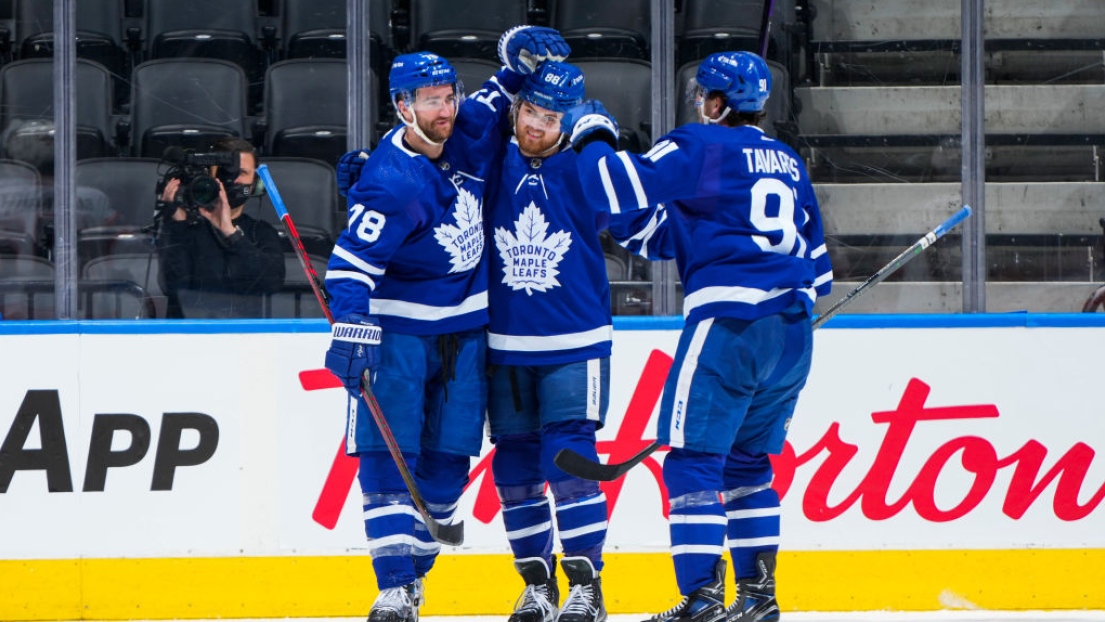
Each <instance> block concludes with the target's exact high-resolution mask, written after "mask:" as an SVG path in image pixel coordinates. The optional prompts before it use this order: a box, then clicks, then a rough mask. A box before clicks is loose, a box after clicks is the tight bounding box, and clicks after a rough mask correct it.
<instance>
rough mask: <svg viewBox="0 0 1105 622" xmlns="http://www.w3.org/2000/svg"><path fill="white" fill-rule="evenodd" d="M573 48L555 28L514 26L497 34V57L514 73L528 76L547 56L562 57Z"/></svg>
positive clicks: (553, 58)
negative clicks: (499, 35) (499, 34)
mask: <svg viewBox="0 0 1105 622" xmlns="http://www.w3.org/2000/svg"><path fill="white" fill-rule="evenodd" d="M571 51H572V48H570V47H568V43H567V42H566V41H564V37H561V36H560V32H559V31H557V30H556V29H554V28H545V27H543V26H515V27H514V28H511V29H510V30H508V31H506V32H504V33H503V36H501V37H499V60H500V61H502V63H503V64H504V65H506V67H507V69H510V70H511V71H513V72H514V73H517V74H521V75H523V76H528V75H529V74H531V73H533V72H535V71H537V67H538V66H540V65H541V63H543V62H545V61H547V60H555V61H562V60H564V59H565V58H568V54H570V53H571Z"/></svg>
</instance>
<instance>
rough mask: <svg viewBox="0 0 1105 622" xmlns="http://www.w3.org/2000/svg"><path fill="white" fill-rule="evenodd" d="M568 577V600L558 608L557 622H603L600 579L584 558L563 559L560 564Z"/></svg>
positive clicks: (588, 561)
mask: <svg viewBox="0 0 1105 622" xmlns="http://www.w3.org/2000/svg"><path fill="white" fill-rule="evenodd" d="M560 567H561V568H563V569H564V574H566V575H568V586H569V590H570V591H569V592H568V598H566V599H565V600H564V606H563V607H561V608H560V617H558V618H557V619H556V620H557V622H605V620H606V603H604V602H603V600H602V579H601V578H600V577H599V573H598V572H596V571H595V566H594V564H592V563H591V560H590V559H588V558H586V557H565V558H564V559H563V560H561V562H560Z"/></svg>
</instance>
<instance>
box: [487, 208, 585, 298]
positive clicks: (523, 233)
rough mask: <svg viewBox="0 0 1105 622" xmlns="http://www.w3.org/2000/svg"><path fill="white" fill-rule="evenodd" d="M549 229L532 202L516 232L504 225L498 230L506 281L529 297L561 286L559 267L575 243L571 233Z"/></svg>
mask: <svg viewBox="0 0 1105 622" xmlns="http://www.w3.org/2000/svg"><path fill="white" fill-rule="evenodd" d="M548 231H549V223H548V221H546V220H545V215H544V214H543V213H541V210H540V209H538V208H537V206H536V205H534V204H533V202H532V201H530V204H529V205H527V206H526V208H525V209H524V210H522V213H521V215H519V216H518V220H515V221H514V232H513V233H512V232H510V231H508V230H506V229H505V228H504V227H499V228H498V229H496V230H495V247H496V248H498V249H499V255H500V256H501V257H502V258H503V283H506V284H507V285H509V286H510V287H511V288H512V289H514V290H515V291H517V290H520V289H524V290H526V293H527V294H529V295H530V296H532V295H533V292H534V291H539V292H544V291H548V290H549V288H552V287H559V286H560V281H558V280H557V279H556V276H557V275H558V274H560V271H559V270H558V269H557V266H559V265H560V260H561V259H563V258H564V253H566V252H567V251H568V247H569V246H571V245H572V235H571V234H570V233H568V232H566V231H557V232H556V233H553V234H548Z"/></svg>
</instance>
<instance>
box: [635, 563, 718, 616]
mask: <svg viewBox="0 0 1105 622" xmlns="http://www.w3.org/2000/svg"><path fill="white" fill-rule="evenodd" d="M723 620H725V560H724V559H719V560H718V562H717V566H715V567H714V580H713V581H712V582H710V583H708V584H706V585H703V586H702V587H700V588H698V589H697V590H695V591H693V592H691V593H690V595H688V596H684V597H683V600H682V601H681V602H680V603H679V604H678V605H676V606H674V607H672V608H671V609H668V610H667V611H665V612H664V613H658V614H656V615H654V616H652V617H651V618H649V619H648V620H645V621H644V622H722V621H723Z"/></svg>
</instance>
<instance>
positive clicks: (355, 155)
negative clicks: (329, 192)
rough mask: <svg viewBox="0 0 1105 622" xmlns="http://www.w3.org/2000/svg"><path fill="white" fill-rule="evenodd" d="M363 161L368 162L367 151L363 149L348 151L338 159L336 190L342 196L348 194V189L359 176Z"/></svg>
mask: <svg viewBox="0 0 1105 622" xmlns="http://www.w3.org/2000/svg"><path fill="white" fill-rule="evenodd" d="M365 162H368V151H365V150H363V149H357V150H356V151H350V152H349V153H347V154H345V155H343V156H342V157H341V158H339V159H338V168H337V180H338V192H339V193H340V194H341V195H342V196H343V197H344V196H347V195H348V194H349V189H350V188H352V187H353V186H354V185H355V184H356V183H357V180H358V179H360V178H361V169H362V168H364V163H365Z"/></svg>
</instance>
